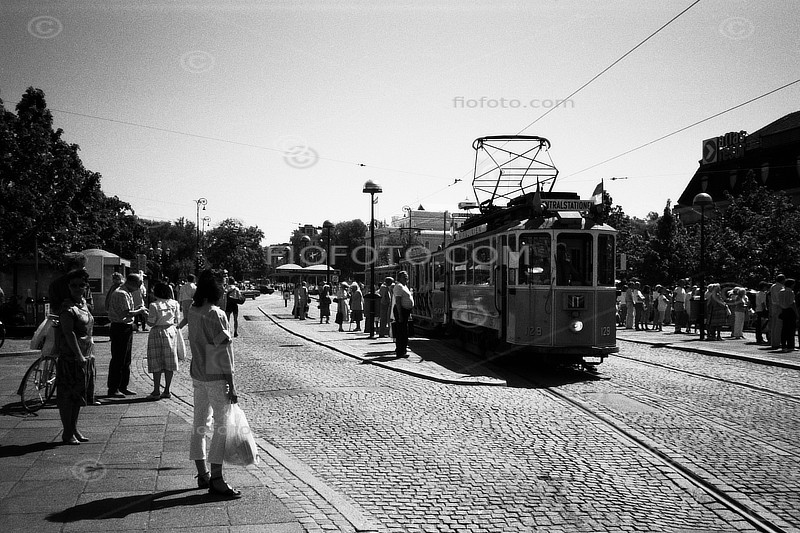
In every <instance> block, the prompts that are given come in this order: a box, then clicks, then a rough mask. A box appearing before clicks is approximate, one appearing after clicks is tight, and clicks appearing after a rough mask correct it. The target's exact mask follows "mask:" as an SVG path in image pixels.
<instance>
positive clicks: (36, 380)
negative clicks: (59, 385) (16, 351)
mask: <svg viewBox="0 0 800 533" xmlns="http://www.w3.org/2000/svg"><path fill="white" fill-rule="evenodd" d="M55 390H56V360H55V358H54V357H40V358H39V359H37V360H36V361H34V362H33V364H32V365H31V366H30V368H28V371H27V372H25V377H24V378H22V386H21V387H20V398H21V400H22V406H23V407H25V409H26V410H27V411H28V412H30V413H33V412H34V411H38V410H39V409H41V408H42V406H43V405H44V404H45V403H47V402H48V400H50V398H51V397H52V396H53V393H54V392H55Z"/></svg>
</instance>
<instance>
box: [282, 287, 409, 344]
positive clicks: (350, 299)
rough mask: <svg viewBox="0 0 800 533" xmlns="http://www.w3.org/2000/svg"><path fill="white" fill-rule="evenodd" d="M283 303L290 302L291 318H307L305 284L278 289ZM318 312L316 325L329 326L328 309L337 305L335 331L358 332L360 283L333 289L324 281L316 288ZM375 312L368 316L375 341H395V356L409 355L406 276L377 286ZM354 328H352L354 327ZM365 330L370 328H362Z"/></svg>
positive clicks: (362, 303) (361, 299) (361, 298)
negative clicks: (382, 339)
mask: <svg viewBox="0 0 800 533" xmlns="http://www.w3.org/2000/svg"><path fill="white" fill-rule="evenodd" d="M279 288H280V290H281V293H282V296H283V300H284V307H287V308H288V306H289V301H290V300H292V316H293V317H294V318H296V319H298V320H306V319H308V318H309V310H310V307H311V301H312V297H311V294H310V291H309V287H308V284H307V282H305V281H302V282H300V283H298V284H295V285H290V284H287V285H283V286H281V287H279ZM316 292H317V294H318V304H317V308H318V309H319V323H320V324H330V319H331V314H332V312H331V307H332V306H333V304H334V303H335V304H336V312H335V313H333V316H334V323H336V324H338V326H339V329H338V331H345V329H344V326H345V325H348V331H361V322H362V321H363V320H365V318H367V317H366V316H365V301H364V299H365V297H364V286H363V284H361V283H359V282H357V281H352V282H347V281H342V282H341V283H339V284H338V285H337V286H336V288H335V289H334V288H333V287H331V285H329V284H328V283H327V282H322V283H321V284H320V285H319V286H317V291H316ZM377 299H379V302H378V303H377V309H376V312H375V313H373V314H372V315H370V318H369V319H371V320H373V321H374V324H372V327H373V328H374V329H373V330H372V331H373V332H375V331H377V333H378V338H387V337H389V336H392V337H394V339H395V345H396V349H395V353H396V355H397V357H407V356H408V324H409V321H410V318H411V309H412V308H413V307H414V296H413V293H412V291H411V289H409V288H408V273H406V272H400V273H399V274H398V279H397V281H395V280H394V279H393V278H392V277H388V276H387V277H386V278H385V279H384V281H383V283H381V285H380V286H379V287H378V291H377ZM354 325H355V326H354ZM364 329H369V328H368V327H367V326H365V328H364Z"/></svg>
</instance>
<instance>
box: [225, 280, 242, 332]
mask: <svg viewBox="0 0 800 533" xmlns="http://www.w3.org/2000/svg"><path fill="white" fill-rule="evenodd" d="M243 303H244V295H242V291H240V290H239V287H237V286H236V279H235V278H233V277H230V278H228V288H227V289H226V292H225V314H227V315H228V322H230V321H231V317H233V336H234V337H238V336H239V306H240V305H241V304H243Z"/></svg>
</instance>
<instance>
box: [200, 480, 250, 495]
mask: <svg viewBox="0 0 800 533" xmlns="http://www.w3.org/2000/svg"><path fill="white" fill-rule="evenodd" d="M215 482H222V484H223V485H224V487H225V488H222V489H220V488H217V486H216V484H215ZM208 493H209V494H213V495H215V496H223V497H225V498H231V499H238V498H241V497H242V491H240V490H236V489H234V488H233V487H231V486H230V485H228V484H227V483H225V482H224V481H223V480H222V478H221V477H217V478H213V477H212V478H210V479H209V483H208Z"/></svg>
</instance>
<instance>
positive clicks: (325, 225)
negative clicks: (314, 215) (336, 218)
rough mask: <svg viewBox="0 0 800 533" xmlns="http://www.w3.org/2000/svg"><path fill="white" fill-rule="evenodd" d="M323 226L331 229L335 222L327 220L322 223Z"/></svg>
mask: <svg viewBox="0 0 800 533" xmlns="http://www.w3.org/2000/svg"><path fill="white" fill-rule="evenodd" d="M322 227H323V228H327V229H330V228H332V227H333V222H331V221H330V220H326V221H325V222H323V223H322Z"/></svg>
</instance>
